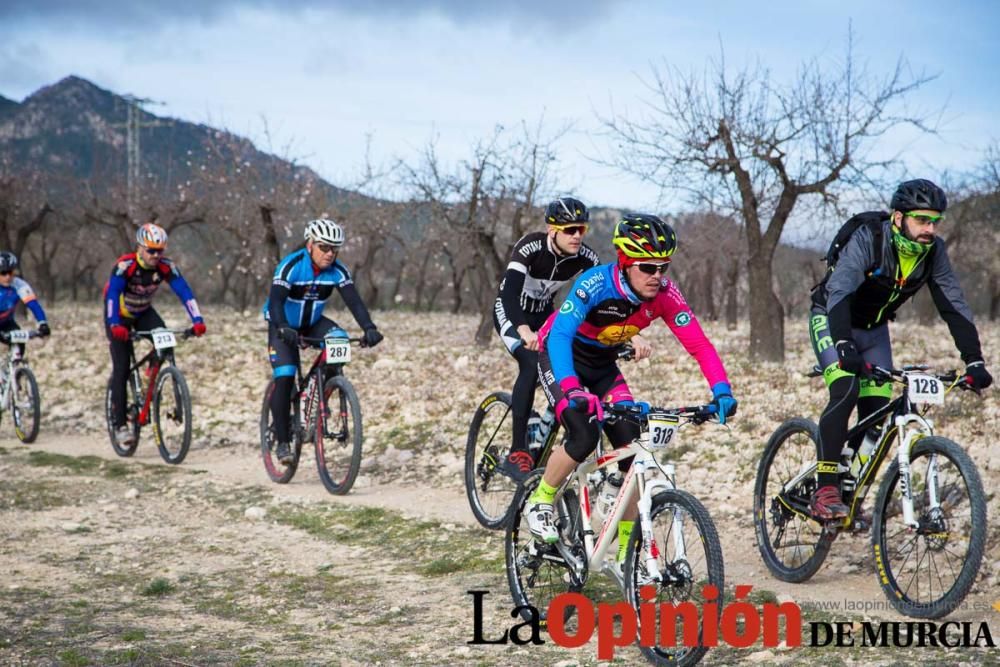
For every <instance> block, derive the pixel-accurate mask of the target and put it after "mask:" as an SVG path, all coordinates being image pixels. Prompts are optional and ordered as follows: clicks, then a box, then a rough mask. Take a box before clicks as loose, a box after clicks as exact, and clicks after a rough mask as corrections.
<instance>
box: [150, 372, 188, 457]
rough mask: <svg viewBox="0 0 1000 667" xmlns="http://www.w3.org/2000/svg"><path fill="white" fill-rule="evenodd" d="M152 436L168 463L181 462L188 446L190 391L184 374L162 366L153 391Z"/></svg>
mask: <svg viewBox="0 0 1000 667" xmlns="http://www.w3.org/2000/svg"><path fill="white" fill-rule="evenodd" d="M152 407H153V415H152V417H153V419H152V421H153V437H154V438H155V439H156V446H157V447H158V448H159V450H160V456H162V457H163V460H164V461H166V462H167V463H173V464H174V465H176V464H178V463H180V462H181V461H183V460H184V457H185V456H187V453H188V449H189V448H190V447H191V393H190V392H189V391H188V386H187V381H186V380H185V379H184V374H183V373H181V371H180V369H178V368H176V367H175V366H167V365H165V366H162V367H161V368H160V372H159V374H158V375H157V377H156V388H155V390H154V391H153V406H152Z"/></svg>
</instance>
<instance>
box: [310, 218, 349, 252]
mask: <svg viewBox="0 0 1000 667" xmlns="http://www.w3.org/2000/svg"><path fill="white" fill-rule="evenodd" d="M305 239H306V241H312V242H313V243H329V244H330V245H332V246H337V247H338V248H339V247H340V246H342V245H344V228H343V227H341V226H340V225H338V224H337V223H336V222H334V221H333V220H330V219H328V218H318V219H316V220H312V221H310V222H309V224H307V225H306V233H305Z"/></svg>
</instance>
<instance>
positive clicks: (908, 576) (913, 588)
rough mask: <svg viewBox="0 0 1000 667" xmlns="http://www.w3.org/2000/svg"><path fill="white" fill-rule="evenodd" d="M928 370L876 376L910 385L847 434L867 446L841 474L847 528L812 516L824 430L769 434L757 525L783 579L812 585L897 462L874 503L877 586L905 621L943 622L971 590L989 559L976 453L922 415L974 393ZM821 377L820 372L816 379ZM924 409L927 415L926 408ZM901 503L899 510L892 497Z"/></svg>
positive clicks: (848, 453) (846, 454)
mask: <svg viewBox="0 0 1000 667" xmlns="http://www.w3.org/2000/svg"><path fill="white" fill-rule="evenodd" d="M927 370H928V367H927V366H905V367H903V368H902V369H883V368H877V367H876V368H875V369H874V370H873V373H872V374H873V377H874V378H875V379H876V381H878V382H882V383H884V382H896V383H899V384H902V386H903V391H902V394H901V395H900V396H898V397H897V398H895V399H894V400H892V401H891V402H890V403H889V404H888V405H886V406H885V407H883V408H882V409H880V410H877V411H876V412H874V413H872V414H871V415H869V416H868V417H867V418H865V419H863V420H861V421H860V422H859V423H857V424H856V425H855V426H854V427H853V428H852V429H850V431H848V434H847V442H855V441H857V439H858V438H859V437H860V436H861V435H862V434H864V438H865V440H864V442H863V443H862V445H861V446H860V447H859V448H858V451H857V452H855V451H854V450H853V449H852V448H851V447H850V446H849V445H846V446H845V448H844V451H843V452H842V459H843V460H842V462H841V464H840V465H839V466H838V469H839V471H840V479H841V493H842V496H843V499H844V502H845V504H846V505H847V506H848V507H849V512H848V515H847V517H846V518H844V519H843V520H836V521H827V522H820V521H819V520H817V519H814V518H813V517H812V516H811V515H810V512H809V497H810V495H811V494H812V493H813V491H814V490H815V489H816V484H817V483H816V456H817V451H818V449H817V445H818V442H819V431H818V427H817V426H816V424H815V423H813V422H812V421H810V420H808V419H803V418H794V419H790V420H788V421H786V422H784V423H783V424H782V425H781V426H779V427H778V429H777V430H776V431H775V432H774V434H773V435H772V436H771V439H770V440H769V441H768V443H767V446H766V447H765V448H764V453H763V454H762V456H761V460H760V464H759V467H758V469H757V480H756V484H755V486H754V524H755V528H756V533H757V547H758V549H759V550H760V554H761V557H762V558H763V560H764V563H765V565H767V568H768V569H769V570H770V571H771V574H773V575H774V576H775V577H777V578H778V579H780V580H782V581H787V582H793V583H799V582H803V581H806V580H807V579H809V578H810V577H812V575H813V574H815V573H816V571H817V570H818V569H819V568H820V566H821V565H822V564H823V561H824V560H825V559H826V556H827V554H828V553H829V551H830V547H831V545H832V544H833V541H834V540H835V539H836V537H837V535H838V534H839V533H840V532H842V531H844V530H850V529H851V528H852V527H856V525H857V522H858V518H859V516H860V514H861V506H862V504H863V503H864V500H865V497H866V496H867V494H868V491H869V489H870V487H871V486H872V484H873V483H874V480H875V476H876V475H877V474H878V471H879V467H880V466H881V465H882V463H883V462H884V461H885V460H887V459H889V449H890V446H891V445H892V443H893V441H894V440H895V441H898V443H899V444H898V447H897V450H896V453H895V455H894V456H893V457H892V458H891V459H889V460H890V464H889V467H888V469H887V470H886V473H885V475H884V477H883V478H882V482H881V484H880V486H879V490H878V494H877V496H876V498H875V508H874V512H873V514H872V519H871V548H872V555H873V556H874V558H875V566H876V568H877V571H878V580H879V584H880V585H881V587H882V591H883V592H884V593H885V596H886V597H887V598H888V599H889V602H891V603H892V605H893V606H894V607H895V608H896V609H897V610H898V611H899V612H900V613H902V614H905V615H907V616H913V617H916V618H940V617H942V616H944V615H946V614H948V613H950V612H951V611H952V610H954V609H955V607H957V606H958V604H960V603H961V602H962V600H963V599H964V598H965V596H966V594H967V593H968V592H969V589H970V587H971V586H972V584H973V582H974V580H975V578H976V575H977V573H978V572H979V566H980V563H981V562H982V558H983V550H984V547H985V541H986V526H987V524H986V501H985V499H984V496H983V487H982V482H981V481H980V478H979V473H978V471H977V470H976V466H975V464H974V463H973V462H972V459H971V458H969V456H968V454H966V453H965V451H964V450H963V449H962V448H961V446H959V445H958V444H956V443H955V442H952V441H951V440H948V439H947V438H943V437H941V436H938V435H934V430H933V422H932V421H931V420H930V419H927V418H925V417H924V414H926V412H927V409H928V408H929V406H931V405H940V404H942V403H943V402H944V398H945V395H946V394H947V393H948V392H950V391H951V389H953V388H954V387H956V386H957V387H960V388H963V389H971V387H970V386H969V385H968V384H967V383H966V382H965V380H964V379H960V378H957V377H956V375H955V373H950V374H945V375H934V374H929V373H927V372H926V371H927ZM818 375H821V372H820V371H819V369H813V372H811V373H810V374H809V376H810V377H816V376H818ZM921 404H924V405H926V406H927V407H925V408H924V409H923V410H920V409H919V407H918V406H919V405H921ZM894 496H896V497H898V500H899V502H898V503H894V502H893V497H894Z"/></svg>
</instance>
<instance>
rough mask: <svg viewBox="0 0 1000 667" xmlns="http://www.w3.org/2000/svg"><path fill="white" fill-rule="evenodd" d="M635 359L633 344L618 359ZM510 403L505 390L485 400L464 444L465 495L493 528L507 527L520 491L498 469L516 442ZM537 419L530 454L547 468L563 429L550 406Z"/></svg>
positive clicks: (478, 517) (481, 519) (479, 518)
mask: <svg viewBox="0 0 1000 667" xmlns="http://www.w3.org/2000/svg"><path fill="white" fill-rule="evenodd" d="M634 357H635V350H633V348H632V346H631V345H625V346H623V347H622V349H621V351H620V352H619V353H618V358H619V359H622V360H625V361H629V360H631V359H633V358H634ZM510 402H511V397H510V394H509V393H508V392H506V391H495V392H493V393H492V394H489V395H488V396H487V397H486V398H484V399H483V401H482V402H481V403H480V404H479V407H478V408H476V412H475V414H474V415H473V416H472V422H471V423H470V424H469V435H468V437H467V438H466V442H465V494H466V496H467V497H468V498H469V507H471V508H472V513H473V515H475V517H476V520H477V521H479V523H480V524H482V525H483V526H484V527H485V528H490V529H498V528H502V527H503V526H504V525H505V524H506V521H507V519H508V518H509V517H510V512H511V500H513V499H514V492H515V491H517V482H515V481H514V480H512V479H511V478H510V477H508V476H507V475H505V474H503V473H502V472H501V471H500V470H499V469H498V468H499V466H500V465H501V464H502V463H503V461H504V459H506V458H507V454H508V453H509V452H510V443H511V441H512V440H513V439H514V436H513V434H512V432H511V429H512V428H513V425H512V423H511V422H512V420H513V417H512V415H511V406H510ZM534 420H537V421H538V422H539V423H540V424H541V425H542V431H541V432H540V434H539V435H540V436H541V438H540V439H538V440H535V441H532V442H529V447H528V451H529V452H530V453H531V456H532V458H533V459H534V461H535V467H536V468H538V467H541V466H544V465H545V462H546V461H548V460H549V454H550V453H551V451H552V448H553V447H555V446H556V444H558V443H559V442H560V439H559V430H560V429H559V422H558V420H556V413H555V411H554V410H553V409H552V407H551V406H549V407H548V408H547V409H546V411H545V413H544V415H542V416H539V414H538V413H537V412H536V411H534V410H532V411H531V417H530V418H529V422H532V421H534ZM530 435H531V434H530V433H529V437H530Z"/></svg>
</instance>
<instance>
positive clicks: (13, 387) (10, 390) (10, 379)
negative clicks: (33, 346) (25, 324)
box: [0, 330, 28, 413]
mask: <svg viewBox="0 0 1000 667" xmlns="http://www.w3.org/2000/svg"><path fill="white" fill-rule="evenodd" d="M15 331H16V330H15ZM10 333H12V334H13V333H15V332H14V331H12V332H10ZM25 333H27V332H25ZM27 342H28V338H26V337H25V338H24V340H16V341H15V340H11V341H10V343H9V346H8V348H7V356H6V358H5V359H4V362H3V363H4V373H3V378H2V379H0V413H2V412H3V411H5V410H6V411H7V412H10V411H11V409H12V408H13V407H14V404H15V403H16V402H17V396H15V394H16V393H17V383H16V382H14V372H15V371H16V368H15V364H14V350H15V349H16V348H15V347H14V346H15V345H25V344H26V343H27ZM18 363H19V364H22V365H25V366H27V364H28V362H27V360H26V359H25V358H23V357H22V358H20V359H18Z"/></svg>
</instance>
